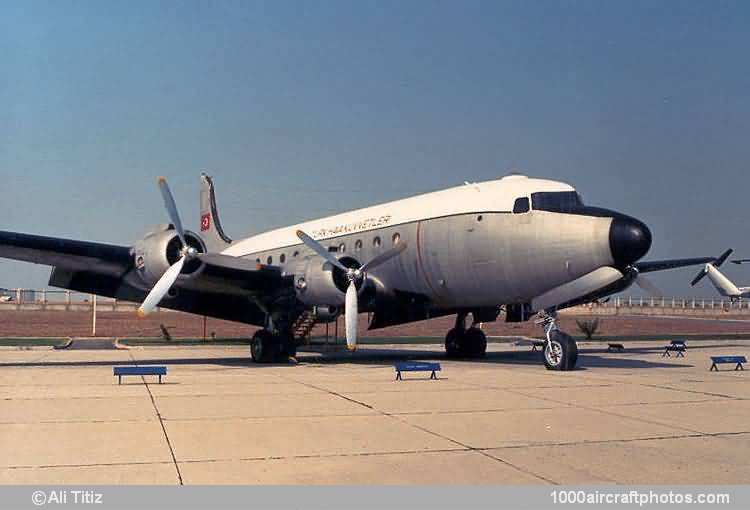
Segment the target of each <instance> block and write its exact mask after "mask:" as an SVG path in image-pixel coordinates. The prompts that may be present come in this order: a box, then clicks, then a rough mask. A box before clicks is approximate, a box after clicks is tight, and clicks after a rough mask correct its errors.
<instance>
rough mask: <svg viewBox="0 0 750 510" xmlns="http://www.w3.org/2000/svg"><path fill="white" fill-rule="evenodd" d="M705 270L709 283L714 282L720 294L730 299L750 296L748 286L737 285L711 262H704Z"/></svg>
mask: <svg viewBox="0 0 750 510" xmlns="http://www.w3.org/2000/svg"><path fill="white" fill-rule="evenodd" d="M705 270H706V274H707V275H708V278H709V279H710V280H711V283H713V284H714V287H715V288H716V290H717V291H718V292H719V294H721V295H722V296H726V297H729V298H732V299H739V298H744V297H750V287H737V286H736V285H735V284H734V283H733V282H732V281H731V280H730V279H729V278H727V277H726V276H725V275H724V273H722V272H721V271H719V270H718V269H717V268H716V267H715V266H714V265H713V264H706V267H705Z"/></svg>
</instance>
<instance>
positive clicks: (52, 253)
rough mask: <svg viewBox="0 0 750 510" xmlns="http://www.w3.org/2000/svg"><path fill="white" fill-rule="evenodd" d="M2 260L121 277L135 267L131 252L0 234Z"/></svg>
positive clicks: (119, 248)
mask: <svg viewBox="0 0 750 510" xmlns="http://www.w3.org/2000/svg"><path fill="white" fill-rule="evenodd" d="M0 257H4V258H6V259H14V260H21V261H24V262H32V263H34V264H43V265H45V266H55V267H64V268H66V269H73V270H81V271H84V270H88V271H94V272H96V273H101V274H109V275H113V276H122V275H123V274H125V272H127V271H128V270H129V269H130V268H132V265H133V257H132V254H131V249H130V248H128V247H125V246H115V245H111V244H100V243H89V242H84V241H73V240H70V239H59V238H55V237H43V236H35V235H29V234H19V233H17V232H3V231H0Z"/></svg>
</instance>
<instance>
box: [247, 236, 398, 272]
mask: <svg viewBox="0 0 750 510" xmlns="http://www.w3.org/2000/svg"><path fill="white" fill-rule="evenodd" d="M391 242H392V243H393V245H394V246H395V245H397V244H398V243H399V242H401V234H399V233H398V232H396V233H395V234H393V236H391ZM382 244H383V241H382V240H381V239H380V236H375V237H374V238H373V239H372V247H373V248H380V247H381V246H382ZM362 246H363V243H362V240H361V239H357V240H356V241H355V242H354V251H355V252H358V251H361V250H362ZM328 251H330V252H331V253H346V243H341V244H339V245H338V246H336V245H332V246H329V247H328ZM298 256H299V251H297V250H295V251H294V253H292V257H293V258H297V257H298ZM255 262H257V263H258V264H260V258H257V259H255ZM285 262H286V254H285V253H282V254H281V255H279V264H284V263H285ZM266 264H268V265H269V266H270V265H271V264H273V255H269V256H268V257H267V258H266Z"/></svg>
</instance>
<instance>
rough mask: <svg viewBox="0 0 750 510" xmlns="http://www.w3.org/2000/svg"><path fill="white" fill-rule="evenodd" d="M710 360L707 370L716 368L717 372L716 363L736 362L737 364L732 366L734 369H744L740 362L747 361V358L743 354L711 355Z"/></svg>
mask: <svg viewBox="0 0 750 510" xmlns="http://www.w3.org/2000/svg"><path fill="white" fill-rule="evenodd" d="M711 361H712V362H713V363H712V364H711V368H710V369H709V371H711V370H716V371H717V372H718V371H719V367H718V365H721V364H724V363H736V365H737V366H735V367H734V369H735V370H745V368H744V367H743V366H742V364H743V363H747V358H745V356H711Z"/></svg>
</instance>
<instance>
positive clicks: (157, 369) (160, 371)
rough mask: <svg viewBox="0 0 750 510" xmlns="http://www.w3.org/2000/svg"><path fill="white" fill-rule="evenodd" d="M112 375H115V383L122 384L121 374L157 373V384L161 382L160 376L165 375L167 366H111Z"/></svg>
mask: <svg viewBox="0 0 750 510" xmlns="http://www.w3.org/2000/svg"><path fill="white" fill-rule="evenodd" d="M112 371H113V373H114V375H116V376H117V384H122V376H123V375H158V376H159V384H161V376H163V375H167V367H165V366H157V365H148V366H144V367H112Z"/></svg>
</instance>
